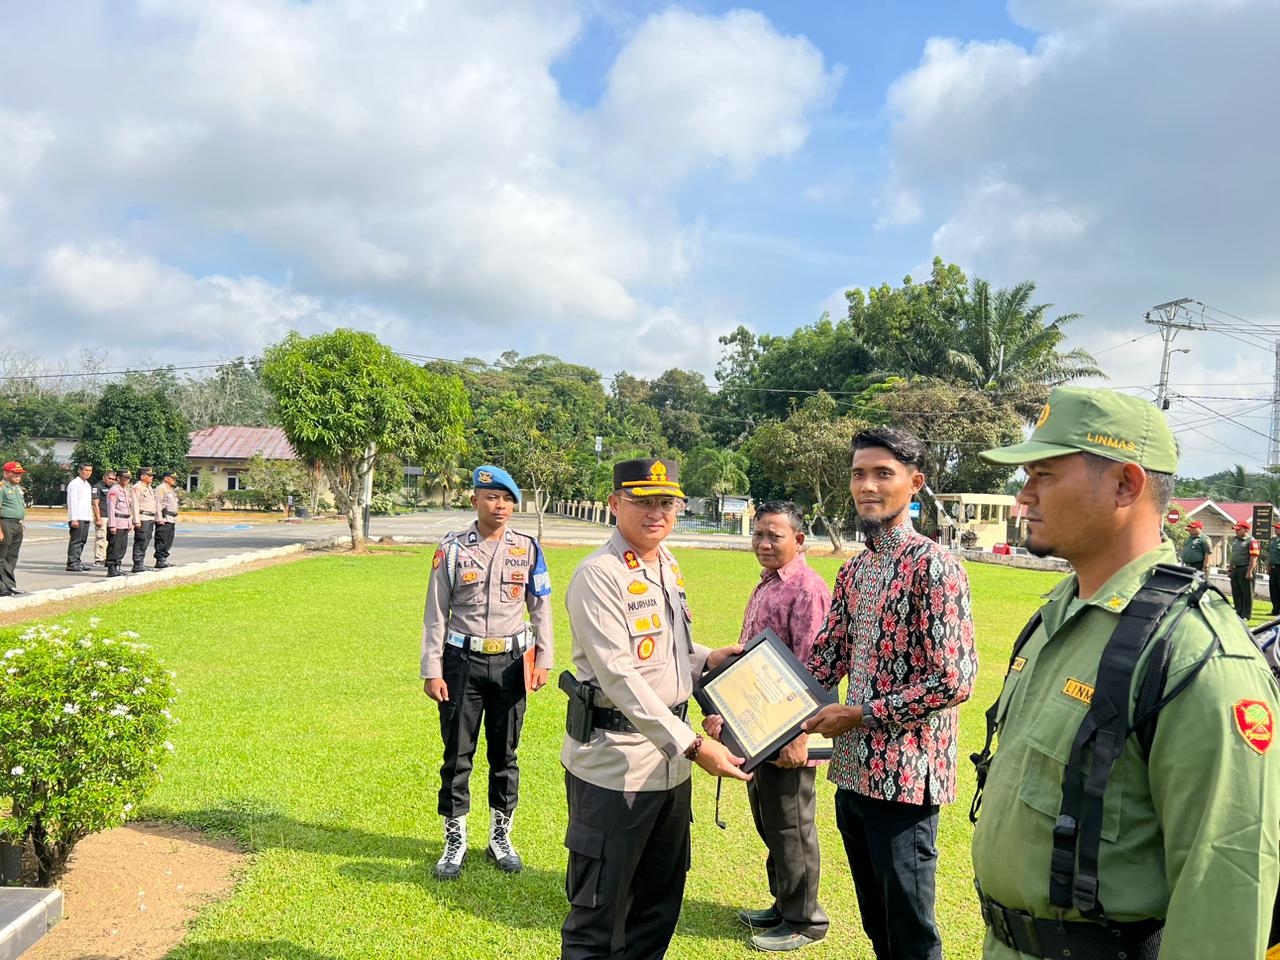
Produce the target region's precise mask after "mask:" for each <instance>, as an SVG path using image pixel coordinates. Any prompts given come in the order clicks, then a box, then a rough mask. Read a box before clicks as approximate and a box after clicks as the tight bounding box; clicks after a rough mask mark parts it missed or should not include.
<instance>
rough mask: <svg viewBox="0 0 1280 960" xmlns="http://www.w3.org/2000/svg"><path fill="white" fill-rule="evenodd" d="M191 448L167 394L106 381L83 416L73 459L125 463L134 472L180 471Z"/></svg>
mask: <svg viewBox="0 0 1280 960" xmlns="http://www.w3.org/2000/svg"><path fill="white" fill-rule="evenodd" d="M190 449H191V441H190V437H189V427H188V424H187V421H186V418H185V417H183V415H182V413H181V411H179V410H178V408H177V407H176V406H175V405H174V403H173V400H172V398H171V397H169V396H167V395H166V394H164V393H162V392H160V391H159V390H140V389H138V388H137V387H134V386H130V385H128V384H111V385H110V386H108V387H107V388H106V389H104V390H103V391H102V396H101V397H99V398H98V402H97V404H96V405H95V406H94V409H93V413H92V415H91V416H90V417H89V419H88V420H87V421H86V423H85V426H84V432H83V434H82V435H81V438H80V442H79V443H78V444H76V449H75V460H76V462H78V463H92V464H94V466H96V467H98V468H102V467H112V468H114V469H117V470H119V469H123V468H128V469H129V470H132V471H133V475H134V476H135V477H136V476H137V475H138V471H139V470H140V469H141V468H142V467H153V468H154V469H155V471H156V475H157V476H159V475H160V474H161V473H162V472H164V471H165V470H173V471H174V472H175V473H182V472H185V470H186V467H187V451H188V450H190Z"/></svg>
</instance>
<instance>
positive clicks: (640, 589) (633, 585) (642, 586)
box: [627, 580, 649, 597]
mask: <svg viewBox="0 0 1280 960" xmlns="http://www.w3.org/2000/svg"><path fill="white" fill-rule="evenodd" d="M627 592H628V593H634V594H635V595H636V596H637V597H638V596H640V594H642V593H648V592H649V585H648V584H647V583H645V582H644V581H643V580H632V581H631V582H630V583H629V584H627Z"/></svg>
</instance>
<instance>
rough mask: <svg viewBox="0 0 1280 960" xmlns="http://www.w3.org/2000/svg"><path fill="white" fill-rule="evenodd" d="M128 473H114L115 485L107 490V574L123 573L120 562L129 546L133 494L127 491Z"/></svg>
mask: <svg viewBox="0 0 1280 960" xmlns="http://www.w3.org/2000/svg"><path fill="white" fill-rule="evenodd" d="M129 479H130V473H129V471H128V470H121V471H120V472H119V473H117V474H116V482H115V486H113V487H112V488H111V489H110V490H109V491H108V492H107V576H108V577H119V576H121V575H122V574H123V571H121V569H120V564H121V563H122V562H123V561H124V552H125V550H127V549H128V548H129V531H130V530H132V529H133V496H132V494H130V492H129Z"/></svg>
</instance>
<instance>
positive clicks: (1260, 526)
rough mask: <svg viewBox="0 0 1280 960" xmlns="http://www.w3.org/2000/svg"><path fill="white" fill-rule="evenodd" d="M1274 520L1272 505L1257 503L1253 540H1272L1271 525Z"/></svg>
mask: <svg viewBox="0 0 1280 960" xmlns="http://www.w3.org/2000/svg"><path fill="white" fill-rule="evenodd" d="M1274 520H1275V516H1274V515H1273V510H1272V508H1271V504H1269V503H1255V504H1254V505H1253V539H1255V540H1270V539H1271V524H1272V522H1273V521H1274Z"/></svg>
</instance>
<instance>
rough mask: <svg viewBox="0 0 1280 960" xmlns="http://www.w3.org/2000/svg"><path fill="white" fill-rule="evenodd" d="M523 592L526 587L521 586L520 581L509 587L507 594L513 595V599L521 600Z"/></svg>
mask: <svg viewBox="0 0 1280 960" xmlns="http://www.w3.org/2000/svg"><path fill="white" fill-rule="evenodd" d="M522 593H524V587H522V586H520V584H518V583H517V584H514V585H512V586H510V587H508V588H507V595H508V596H509V597H511V599H512V600H519V599H520V594H522Z"/></svg>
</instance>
